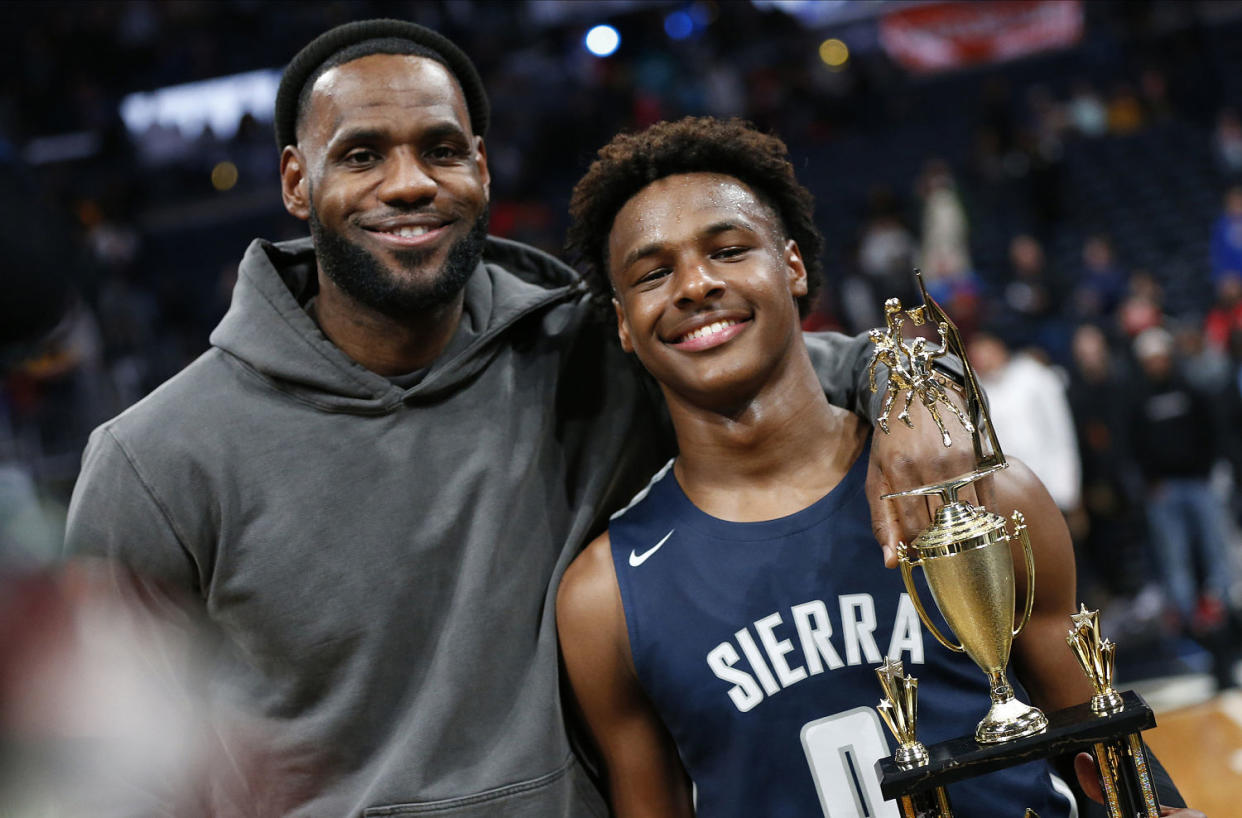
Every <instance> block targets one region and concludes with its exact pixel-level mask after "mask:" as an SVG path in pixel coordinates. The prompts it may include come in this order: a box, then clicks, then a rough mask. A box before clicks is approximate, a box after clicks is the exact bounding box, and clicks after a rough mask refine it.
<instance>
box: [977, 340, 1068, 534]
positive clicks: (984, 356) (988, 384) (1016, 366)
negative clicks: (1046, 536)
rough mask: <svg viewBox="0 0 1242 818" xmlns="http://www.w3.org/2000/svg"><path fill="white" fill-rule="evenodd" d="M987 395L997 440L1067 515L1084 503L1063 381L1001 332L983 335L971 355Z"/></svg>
mask: <svg viewBox="0 0 1242 818" xmlns="http://www.w3.org/2000/svg"><path fill="white" fill-rule="evenodd" d="M966 354H967V355H968V356H969V358H970V362H971V364H972V365H973V366H974V368H975V370H976V371H977V372H978V374H979V382H980V383H981V384H982V385H983V388H984V390H985V391H986V392H987V396H988V405H989V407H990V410H991V415H992V421H993V422H994V423H995V425H996V436H997V439H998V440H999V441H1000V444H1001V448H1002V449H1003V450H1004V451H1005V454H1007V455H1013V456H1014V457H1017V458H1019V459H1020V460H1022V461H1023V462H1024V463H1026V465H1027V466H1029V467H1030V469H1031V471H1033V472H1035V476H1036V477H1038V478H1039V479H1040V481H1041V482H1042V483H1043V484H1044V485H1045V486H1047V488H1048V493H1049V494H1051V495H1052V499H1053V500H1055V501H1056V504H1057V507H1058V508H1060V509H1061V512H1062V513H1063V514H1070V513H1071V512H1073V511H1075V510H1076V509H1077V508H1078V506H1079V504H1080V502H1081V489H1082V485H1081V481H1082V466H1081V463H1080V461H1079V457H1078V445H1077V443H1076V442H1075V440H1074V421H1073V419H1072V417H1071V415H1070V408H1069V403H1068V402H1067V401H1066V397H1065V386H1064V384H1063V383H1062V381H1061V378H1060V377H1059V376H1058V375H1057V373H1056V372H1054V371H1053V370H1052V369H1051V368H1050V367H1049V366H1047V365H1046V364H1044V363H1043V362H1042V361H1040V360H1039V359H1037V358H1036V357H1034V356H1033V355H1031V354H1029V353H1026V352H1018V353H1013V352H1012V351H1011V350H1010V348H1009V345H1008V344H1007V343H1006V341H1005V340H1004V339H1003V338H1002V337H1001V335H1000V333H999V332H996V331H992V330H990V329H981V330H979V331H978V332H976V333H975V335H974V337H973V338H972V339H971V340H970V343H969V345H968V349H967V353H966Z"/></svg>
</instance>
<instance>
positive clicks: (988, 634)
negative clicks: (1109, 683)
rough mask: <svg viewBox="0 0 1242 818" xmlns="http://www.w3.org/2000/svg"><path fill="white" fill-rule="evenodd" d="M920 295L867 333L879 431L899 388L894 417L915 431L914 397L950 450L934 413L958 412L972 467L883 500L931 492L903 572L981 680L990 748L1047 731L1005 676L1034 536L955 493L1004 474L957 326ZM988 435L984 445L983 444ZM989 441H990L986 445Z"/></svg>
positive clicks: (1030, 589) (1031, 580) (1030, 574)
mask: <svg viewBox="0 0 1242 818" xmlns="http://www.w3.org/2000/svg"><path fill="white" fill-rule="evenodd" d="M915 275H916V276H917V278H918V283H919V288H920V289H921V290H922V294H923V302H924V303H923V305H922V306H921V307H918V308H916V309H912V310H903V309H902V307H901V302H900V301H898V300H897V299H895V298H890V299H889V300H888V301H887V302H886V303H885V305H884V312H885V319H886V323H887V328H886V329H885V330H872V331H871V334H870V337H871V340H872V342H873V343H874V344H875V346H876V352H875V356H874V357H873V358H872V361H871V371H870V375H871V386H872V389H873V390H876V388H877V387H876V380H875V374H876V369H877V367H878V365H879V364H881V363H882V364H884V365H886V366H887V367H888V372H889V377H888V383H887V388H886V392H885V395H884V407H883V409H882V410H881V412H880V415H881V417H880V420H879V422H878V424H877V425H879V426H880V429H881V430H882V431H884V432H885V433H887V432H888V415H889V413H890V412H891V411H892V408H893V403H894V401H895V399H896V397H897V394H898V393H899V392H903V391H904V392H905V395H906V399H905V407H904V408H903V410H902V412H901V414H900V415H898V418H897V419H898V420H900V421H902V422H903V423H905V424H906V425H907V426H910V427H911V428H913V425H914V424H913V422H912V421H911V420H910V405H911V403H912V402H913V400H914V398H916V397H917V398H918V399H919V400H920V401H921V402H922V404H923V405H924V406H925V407H926V408H927V410H928V412H929V413H930V414H931V416H932V419H933V420H934V421H935V422H936V426H937V427H938V428H939V429H940V434H941V438H942V440H943V442H944V445H945V446H951V445H953V440H952V437H951V436H950V435H949V432H948V430H947V429H946V428H945V423H944V420H943V419H942V418H941V414H940V411H939V409H940V408H941V407H943V408H944V409H947V410H948V411H949V412H950V413H951V414H953V415H955V416H956V418H957V420H958V422H959V423H960V424H961V426H962V428H963V429H964V430H965V431H966V432H967V433H969V434H970V436H971V440H972V442H973V443H974V448H975V461H976V468H975V469H974V470H973V471H970V472H967V473H966V474H963V475H960V476H958V477H955V478H953V479H951V480H947V481H944V482H942V483H935V484H932V485H928V486H919V487H918V488H913V489H908V490H906V491H899V492H894V493H892V494H886V495H884V499H886V500H887V499H891V498H895V497H914V496H923V495H930V494H936V495H939V496H940V499H941V501H942V505H941V506H940V508H938V509H937V510H936V514H935V516H934V518H933V519H932V522H931V525H930V526H928V527H927V528H926V529H925V530H924V531H923V532H921V533H920V534H919V535H918V537H916V538H915V539H914V542H912V543H910V545H908V546H905V545H903V546H902V547H901V548H900V549H899V550H898V553H897V560H898V564H899V565H900V566H901V576H902V579H903V580H905V584H906V590H907V591H908V592H909V594H910V599H911V601H912V602H913V603H914V607H915V609H916V610H918V613H919V618H920V619H922V620H923V624H924V626H926V627H927V629H928V630H929V631H930V632H931V634H932V635H933V636H935V637H936V639H937V640H938V641H939V642H940V643H941V644H942V645H944V646H945V647H947V648H948V649H949V650H952V651H955V652H958V653H963V652H964V653H966V654H967V655H968V656H969V657H970V658H971V659H972V660H974V663H975V664H976V665H978V666H979V668H980V669H981V670H982V671H983V672H984V673H986V674H987V676H988V683H989V686H990V689H991V698H992V706H991V708H990V709H989V710H988V712H987V714H986V715H985V716H984V718H983V720H982V721H981V722H979V726H978V727H977V728H976V730H975V739H976V740H977V741H979V742H980V743H981V744H995V743H998V742H1004V741H1011V740H1013V739H1016V738H1021V737H1023V736H1030V735H1034V734H1036V733H1039V732H1041V731H1043V730H1045V729H1046V728H1047V727H1048V719H1047V718H1046V717H1045V716H1044V714H1043V713H1041V712H1040V711H1039V709H1038V708H1035V707H1032V706H1031V705H1029V704H1024V703H1023V702H1020V701H1018V700H1017V699H1016V698H1015V697H1014V695H1013V688H1012V687H1010V685H1009V682H1008V680H1007V679H1006V677H1005V668H1006V666H1008V664H1009V651H1010V648H1011V647H1012V645H1013V640H1014V637H1015V636H1017V635H1018V633H1020V632H1021V630H1022V628H1023V627H1024V626H1025V625H1026V623H1027V622H1028V621H1029V620H1030V616H1031V605H1032V603H1033V601H1034V591H1035V561H1034V556H1033V554H1032V552H1031V542H1030V538H1029V537H1028V535H1027V533H1026V526H1025V525H1024V524H1023V521H1022V517H1021V515H1020V514H1016V513H1015V514H1014V520H1013V523H1014V530H1013V533H1012V534H1011V533H1010V532H1009V530H1008V528H1007V525H1006V522H1005V520H1004V518H1003V517H1000V516H999V515H997V514H993V513H992V512H990V511H988V510H986V509H983V508H979V507H976V506H973V505H971V504H970V503H967V502H965V501H963V500H962V499H961V498H960V497H959V496H958V492H959V491H961V489H962V488H964V487H965V486H968V485H970V484H971V483H974V482H975V481H976V480H979V479H981V478H983V477H986V476H988V475H990V474H993V473H995V472H997V471H999V470H1001V469H1003V468H1006V466H1007V464H1006V462H1005V455H1004V453H1003V452H1002V451H1001V448H1000V443H999V442H998V441H997V439H996V433H995V432H994V431H993V429H992V423H991V420H990V418H989V416H988V413H987V408H986V407H985V405H984V403H983V398H982V395H983V390H982V389H981V388H980V387H979V382H978V381H977V380H976V379H975V374H974V371H973V370H972V369H971V368H970V363H969V362H968V361H967V360H966V356H965V354H964V350H963V348H962V341H961V336H960V335H959V333H958V330H957V327H956V326H955V325H954V324H953V322H952V321H951V320H949V317H948V316H947V315H945V314H944V311H943V310H941V309H940V306H939V305H938V304H936V302H935V301H934V300H932V298H931V297H930V296H928V294H927V289H926V287H925V286H924V284H923V277H922V276H921V275H918V272H917V271H916V272H915ZM907 318H908V319H909V320H910V321H911V322H912V323H913V324H915V325H922V324H924V323H926V322H928V321H932V322H934V323H935V326H936V329H937V332H938V333H939V335H940V346H939V348H938V349H935V350H932V349H929V348H928V346H927V340H926V339H925V338H916V339H915V340H914V341H913V343H906V341H905V340H904V339H903V337H902V334H901V332H902V327H903V325H904V324H905V321H906V319H907ZM950 349H952V350H953V351H955V352H957V354H958V357H959V358H960V360H961V362H962V369H963V374H964V376H965V378H964V392H965V398H966V406H967V411H968V412H970V414H971V415H973V416H974V417H976V418H977V419H978V422H977V423H972V422H971V420H970V417H968V416H967V415H966V414H964V413H963V412H962V411H961V410H959V409H958V407H957V406H956V405H955V404H954V403H953V402H952V401H951V399H950V398H949V394H948V391H947V384H946V381H945V380H943V376H941V375H939V374H938V373H936V372H935V370H933V368H932V361H933V360H934V359H935V358H937V357H940V356H942V355H944V354H946V353H947V352H948V351H949V350H950ZM985 437H986V439H985ZM985 444H986V445H985ZM1014 538H1017V539H1018V540H1020V541H1021V543H1022V546H1023V550H1024V553H1025V555H1026V599H1025V605H1024V611H1023V615H1022V620H1021V621H1020V622H1019V623H1018V625H1017V627H1014V599H1015V587H1014V585H1015V583H1014V572H1013V556H1012V554H1011V552H1010V545H1009V544H1010V541H1011V540H1012V539H1014ZM915 567H921V568H922V569H923V574H924V576H925V577H926V579H927V587H928V588H929V589H930V590H931V594H932V598H933V599H934V600H935V602H936V606H937V607H938V608H939V609H940V612H941V614H943V615H944V619H945V621H946V622H947V623H948V625H949V627H950V628H951V629H952V631H953V633H954V634H955V635H956V636H957V638H958V639H959V640H961V644H957V643H954V642H951V641H949V640H948V638H946V637H945V636H944V634H942V633H941V632H940V630H939V628H937V627H936V625H935V623H934V622H933V621H932V619H931V617H930V616H928V615H927V610H926V609H925V608H924V607H923V601H922V599H921V598H920V596H919V592H918V589H917V588H916V587H915V584H914V575H913V569H914V568H915Z"/></svg>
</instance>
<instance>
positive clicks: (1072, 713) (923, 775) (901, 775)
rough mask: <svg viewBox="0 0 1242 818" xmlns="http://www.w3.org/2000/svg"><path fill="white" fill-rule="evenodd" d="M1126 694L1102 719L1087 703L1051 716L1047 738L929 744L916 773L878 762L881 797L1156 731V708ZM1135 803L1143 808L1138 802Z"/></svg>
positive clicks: (929, 788)
mask: <svg viewBox="0 0 1242 818" xmlns="http://www.w3.org/2000/svg"><path fill="white" fill-rule="evenodd" d="M1121 695H1122V699H1123V702H1124V706H1123V707H1122V708H1121V709H1120V710H1118V711H1116V712H1113V713H1109V714H1107V715H1100V714H1097V713H1094V712H1092V710H1091V705H1090V704H1089V703H1087V702H1083V703H1082V704H1079V705H1074V706H1073V707H1067V708H1065V709H1064V710H1058V711H1056V712H1055V713H1052V714H1051V715H1050V716H1049V717H1048V720H1049V726H1048V729H1047V731H1045V732H1044V733H1041V734H1039V735H1035V736H1029V737H1026V738H1022V739H1019V740H1017V741H1013V742H1009V743H1007V744H987V745H984V744H980V743H978V742H977V741H975V739H974V737H973V736H962V737H961V738H955V739H950V740H948V741H943V742H940V743H939V744H932V745H929V746H928V747H927V754H928V756H929V757H930V758H929V760H928V762H927V764H924V765H922V766H920V767H916V768H913V769H900V768H899V767H898V766H897V764H896V763H895V762H894V761H893V759H892V758H882V759H880V760H879V761H877V762H876V763H875V768H876V772H877V773H878V774H879V778H880V792H881V794H883V796H884V797H885V798H886V799H889V800H893V799H897V798H901V797H905V796H910V795H912V794H915V793H921V792H928V791H932V790H935V788H937V787H944V786H947V785H949V784H952V783H953V782H955V781H963V780H965V779H967V778H974V777H975V776H979V775H983V774H985V773H989V772H992V771H994V770H1003V769H1005V768H1006V767H1013V766H1015V765H1017V764H1025V763H1027V762H1029V761H1035V760H1037V759H1040V758H1048V757H1050V756H1060V755H1066V754H1070V753H1077V752H1079V751H1083V750H1090V749H1092V748H1093V747H1095V745H1096V744H1098V743H1100V742H1102V741H1105V742H1106V741H1111V740H1113V739H1114V738H1116V737H1117V736H1125V735H1127V734H1130V733H1138V732H1139V731H1141V730H1147V729H1149V728H1152V727H1155V726H1156V717H1155V716H1154V715H1153V714H1152V712H1151V708H1150V707H1148V706H1147V704H1146V702H1144V701H1143V700H1142V698H1140V697H1139V695H1138V694H1137V693H1134V692H1133V691H1127V692H1125V693H1123V694H1121ZM1157 800H1158V799H1157ZM1135 802H1136V803H1141V801H1139V800H1138V799H1137V797H1136V800H1135ZM1138 814H1139V815H1142V814H1143V813H1141V812H1140V813H1138Z"/></svg>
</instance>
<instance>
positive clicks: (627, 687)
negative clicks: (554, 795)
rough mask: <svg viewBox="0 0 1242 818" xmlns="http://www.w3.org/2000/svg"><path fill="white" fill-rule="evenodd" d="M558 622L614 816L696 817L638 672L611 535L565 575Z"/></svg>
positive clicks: (684, 780)
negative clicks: (617, 575)
mask: <svg viewBox="0 0 1242 818" xmlns="http://www.w3.org/2000/svg"><path fill="white" fill-rule="evenodd" d="M556 622H557V627H558V630H559V636H560V644H561V655H562V657H563V659H564V662H565V669H566V673H567V675H568V677H569V683H570V688H571V693H572V699H573V701H574V703H575V704H576V706H577V709H578V712H579V713H580V714H581V715H582V716H583V718H584V719H585V721H586V724H587V726H588V728H589V729H590V732H591V736H592V737H593V739H594V741H595V744H596V746H597V747H598V749H599V751H600V754H601V756H602V758H603V763H604V768H605V772H606V776H607V782H608V790H609V800H610V801H611V804H612V809H613V814H614V815H616V816H617V818H638V817H639V816H651V818H664V817H665V816H667V817H668V818H690V816H693V815H694V807H693V804H692V799H691V794H690V782H689V779H688V777H687V776H686V773H685V770H684V769H683V768H682V765H681V761H680V759H679V758H678V755H677V748H676V745H675V744H674V742H673V739H672V737H671V736H670V735H669V734H668V731H667V730H666V729H665V727H664V724H663V723H662V722H661V721H660V717H659V715H658V714H657V713H656V711H655V708H654V707H653V706H652V704H651V702H650V700H649V699H648V698H647V696H646V694H645V693H644V692H643V690H642V686H641V685H640V684H639V682H638V678H637V676H636V675H635V672H634V665H633V659H632V658H631V655H630V644H629V636H628V634H627V631H626V626H625V612H624V609H623V608H622V603H621V592H620V589H619V588H618V586H617V577H616V571H615V569H614V568H613V565H612V553H611V543H610V542H609V539H608V535H607V534H604V535H603V536H601V537H599V538H598V539H596V540H595V541H594V542H593V543H591V545H589V546H588V547H587V549H586V550H585V551H584V552H583V553H582V554H581V555H580V556H579V557H578V558H577V559H576V560H574V562H573V564H571V565H570V566H569V569H568V570H567V571H566V572H565V578H564V579H563V580H562V582H561V586H560V588H559V590H558V591H557V612H556Z"/></svg>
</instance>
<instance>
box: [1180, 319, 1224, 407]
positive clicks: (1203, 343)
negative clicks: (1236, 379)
mask: <svg viewBox="0 0 1242 818" xmlns="http://www.w3.org/2000/svg"><path fill="white" fill-rule="evenodd" d="M1168 329H1169V331H1170V332H1172V333H1173V346H1174V351H1175V355H1176V358H1177V361H1178V367H1179V368H1180V369H1181V372H1182V375H1184V376H1185V378H1186V380H1187V381H1189V382H1190V385H1191V386H1193V387H1194V388H1195V389H1198V390H1199V391H1200V392H1203V393H1204V394H1206V395H1208V396H1211V397H1213V398H1214V397H1216V396H1217V395H1219V394H1220V391H1221V390H1222V389H1223V388H1224V386H1225V381H1226V380H1228V379H1229V359H1228V358H1226V357H1225V353H1224V351H1223V350H1222V349H1221V348H1220V347H1216V346H1214V345H1212V344H1209V343H1207V337H1206V335H1205V334H1204V331H1203V328H1202V327H1200V326H1198V325H1196V324H1193V323H1189V322H1186V321H1176V322H1172V323H1171V324H1170V326H1169V327H1168Z"/></svg>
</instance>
